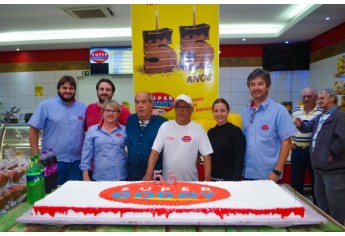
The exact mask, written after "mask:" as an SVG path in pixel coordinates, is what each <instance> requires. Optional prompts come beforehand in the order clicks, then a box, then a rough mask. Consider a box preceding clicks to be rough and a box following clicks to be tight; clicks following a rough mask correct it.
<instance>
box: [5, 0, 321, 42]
mask: <svg viewBox="0 0 345 236" xmlns="http://www.w3.org/2000/svg"><path fill="white" fill-rule="evenodd" d="M320 6H321V4H309V5H306V4H293V5H292V6H291V7H290V8H289V11H287V13H286V14H285V15H284V17H283V16H281V18H283V19H284V20H283V22H282V23H279V24H221V25H219V38H224V37H226V38H242V37H245V38H268V37H279V36H280V35H281V34H283V33H284V32H285V31H286V30H288V29H289V28H291V27H292V26H293V25H295V24H296V23H297V22H298V21H300V20H301V19H303V17H305V16H306V15H307V14H310V13H311V12H312V11H314V10H315V9H316V8H318V7H320ZM131 36H132V32H131V28H111V29H99V28H95V29H83V30H78V29H73V30H54V31H53V30H50V31H20V32H10V33H0V43H1V45H18V42H21V44H40V43H42V41H43V40H45V41H46V42H45V43H47V42H49V41H51V42H54V43H65V42H81V41H83V40H84V41H86V40H87V39H97V40H98V41H102V40H103V39H104V40H103V41H105V40H109V39H111V40H114V41H116V40H123V39H125V40H130V39H131ZM102 38H103V39H102Z"/></svg>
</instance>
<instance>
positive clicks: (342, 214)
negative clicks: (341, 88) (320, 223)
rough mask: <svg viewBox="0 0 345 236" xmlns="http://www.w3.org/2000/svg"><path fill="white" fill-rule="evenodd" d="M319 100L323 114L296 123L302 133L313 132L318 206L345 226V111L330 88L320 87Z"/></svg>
mask: <svg viewBox="0 0 345 236" xmlns="http://www.w3.org/2000/svg"><path fill="white" fill-rule="evenodd" d="M318 102H319V106H320V108H322V109H323V113H322V114H319V115H318V116H316V117H315V118H314V119H312V120H310V121H308V120H302V119H301V118H299V117H296V119H295V122H294V124H295V125H296V127H297V128H298V130H299V131H301V132H302V133H310V132H312V134H311V141H310V146H309V150H310V159H311V164H312V167H313V168H314V178H315V183H314V193H315V199H316V203H317V205H318V207H319V208H320V209H321V210H323V211H324V212H326V213H327V214H329V215H330V216H331V217H333V218H334V219H335V220H336V221H338V222H339V223H340V224H342V225H345V112H344V111H341V110H340V108H339V107H338V106H337V102H338V97H337V95H336V94H335V92H334V91H333V90H331V89H322V90H320V91H319V92H318Z"/></svg>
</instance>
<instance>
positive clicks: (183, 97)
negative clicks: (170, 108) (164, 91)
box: [174, 94, 193, 106]
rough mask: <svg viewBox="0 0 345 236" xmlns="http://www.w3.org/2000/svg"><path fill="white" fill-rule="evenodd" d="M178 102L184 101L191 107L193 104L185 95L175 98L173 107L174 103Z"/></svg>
mask: <svg viewBox="0 0 345 236" xmlns="http://www.w3.org/2000/svg"><path fill="white" fill-rule="evenodd" d="M178 101H185V102H186V103H187V104H188V105H190V106H193V102H192V99H191V97H190V96H188V95H186V94H180V95H178V96H177V98H176V99H175V101H174V106H175V105H176V103H177V102H178Z"/></svg>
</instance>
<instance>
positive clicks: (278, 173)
mask: <svg viewBox="0 0 345 236" xmlns="http://www.w3.org/2000/svg"><path fill="white" fill-rule="evenodd" d="M273 173H274V174H275V175H276V176H280V175H281V174H282V172H281V171H279V170H273Z"/></svg>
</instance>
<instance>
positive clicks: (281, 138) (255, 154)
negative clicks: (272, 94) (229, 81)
mask: <svg viewBox="0 0 345 236" xmlns="http://www.w3.org/2000/svg"><path fill="white" fill-rule="evenodd" d="M247 86H248V88H249V92H250V94H251V96H252V100H251V102H250V103H249V104H248V105H247V106H246V107H245V108H244V110H243V112H242V129H243V133H244V136H245V137H246V154H245V158H244V169H243V176H244V178H245V179H247V180H257V179H269V180H273V181H274V182H278V180H280V179H281V178H282V172H283V168H284V164H285V162H286V159H287V157H288V155H289V152H290V149H291V136H293V135H294V134H295V133H296V127H295V126H294V125H293V123H292V121H291V116H290V115H289V112H288V111H287V109H286V108H285V107H284V106H283V105H281V104H279V103H277V102H275V101H273V100H272V99H270V98H269V97H268V92H269V90H270V87H271V76H270V74H269V72H267V71H265V70H262V69H255V70H254V71H253V72H251V73H250V74H249V76H248V78H247Z"/></svg>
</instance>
